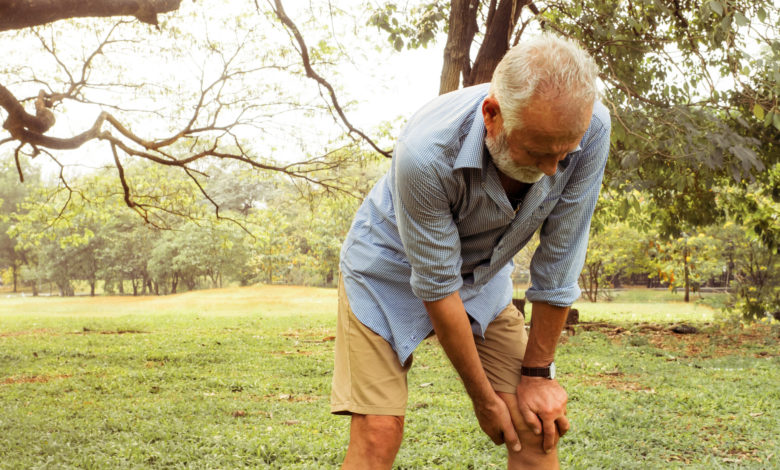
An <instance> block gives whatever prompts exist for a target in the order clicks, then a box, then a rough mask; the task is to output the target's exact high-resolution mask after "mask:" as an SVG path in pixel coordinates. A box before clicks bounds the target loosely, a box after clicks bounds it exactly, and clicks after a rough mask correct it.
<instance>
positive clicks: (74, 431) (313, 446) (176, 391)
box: [0, 287, 780, 469]
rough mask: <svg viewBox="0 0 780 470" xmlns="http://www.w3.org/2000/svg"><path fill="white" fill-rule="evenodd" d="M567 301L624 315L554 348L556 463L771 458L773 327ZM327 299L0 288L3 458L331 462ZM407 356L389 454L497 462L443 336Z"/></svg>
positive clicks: (334, 461) (640, 306)
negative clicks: (399, 426)
mask: <svg viewBox="0 0 780 470" xmlns="http://www.w3.org/2000/svg"><path fill="white" fill-rule="evenodd" d="M617 300H618V299H616V301H617ZM613 305H621V307H618V308H614V309H611V306H613ZM577 306H578V307H579V308H580V311H581V312H582V319H583V320H585V321H588V320H596V319H598V320H600V321H612V322H618V323H620V324H621V325H624V327H623V328H611V327H602V328H599V329H594V330H592V331H584V330H580V331H579V332H578V333H577V334H576V335H575V336H573V337H571V338H568V339H567V340H566V341H565V343H564V344H562V345H561V346H560V347H559V353H558V355H557V358H556V362H557V363H558V364H559V369H560V371H561V375H562V378H561V382H562V383H563V385H564V386H565V387H566V388H567V390H568V392H569V398H570V405H569V415H570V418H571V420H572V422H573V424H574V430H573V431H572V432H571V433H570V434H569V435H567V436H566V437H565V438H564V440H563V441H562V445H561V460H562V463H563V465H564V467H565V468H575V469H579V468H582V469H587V468H599V469H601V468H608V469H611V468H651V469H654V468H701V469H711V468H755V469H765V468H780V437H778V435H777V430H778V429H780V388H779V387H778V386H777V384H778V383H780V367H778V365H780V364H779V363H780V360H778V355H777V354H778V330H777V328H776V327H774V328H773V327H771V326H767V325H757V326H754V327H750V328H748V329H745V330H736V331H732V330H728V329H727V328H726V327H723V328H720V327H715V326H709V327H703V328H704V332H703V333H701V334H697V335H687V336H675V335H672V334H669V333H667V332H664V331H657V330H653V329H648V328H646V327H645V326H641V325H632V324H631V322H632V321H634V320H637V319H638V320H641V321H656V322H658V321H662V320H663V319H664V318H667V317H666V315H667V314H671V315H678V316H688V317H690V318H691V319H697V318H698V317H699V316H700V315H701V312H699V311H698V310H697V309H698V308H706V307H705V306H699V307H696V308H694V309H693V310H690V306H686V305H682V306H681V305H680V304H678V303H676V302H675V303H659V302H654V301H650V302H644V303H643V302H634V303H628V302H625V301H621V302H617V303H615V302H613V303H600V304H590V305H589V304H587V303H585V302H580V303H579V304H578V305H577ZM335 307H336V297H335V291H334V290H329V289H307V288H293V287H261V288H242V289H226V290H214V291H205V292H194V293H188V294H183V295H177V296H170V297H146V298H130V297H122V298H110V297H101V298H95V299H90V298H75V299H57V298H39V299H30V298H27V299H2V300H0V406H2V410H3V411H2V413H0V469H20V468H25V469H27V468H30V469H33V468H57V469H68V468H79V469H82V468H86V469H89V468H95V469H98V468H99V469H105V468H112V469H114V468H166V469H168V468H172V469H173V468H196V469H206V468H214V469H216V468H221V469H229V468H230V469H232V468H278V469H296V468H297V469H319V468H336V467H337V466H338V464H339V462H340V461H341V459H342V458H343V453H344V450H345V449H346V444H347V439H348V434H347V431H348V429H347V428H348V419H347V418H344V417H341V416H331V415H330V414H329V413H328V398H329V393H330V376H331V368H332V354H333V341H332V336H333V335H334V334H335ZM709 312H710V313H709V315H710V317H708V318H709V319H711V318H712V311H711V310H709ZM650 319H652V320H650ZM675 320H677V319H675ZM414 364H415V365H414V366H413V367H412V371H411V373H410V378H409V388H410V397H409V411H408V414H407V427H406V433H405V438H404V444H403V446H402V449H401V452H400V454H399V456H398V459H397V462H396V463H397V467H398V468H404V469H406V468H409V469H411V468H442V469H454V468H479V469H482V468H503V467H504V466H505V463H504V452H503V449H502V448H500V447H496V446H494V445H493V444H492V443H491V442H490V441H489V440H488V439H487V437H486V436H484V435H482V434H481V431H479V428H478V425H477V423H476V420H475V419H474V418H473V416H472V414H471V405H470V403H469V401H468V398H467V397H466V395H465V393H464V392H463V387H462V385H461V384H460V383H459V381H458V380H457V379H456V378H455V373H454V371H453V370H452V367H451V366H450V365H449V364H448V362H447V360H446V358H445V357H444V355H443V353H442V351H441V349H440V348H439V347H438V345H436V343H435V342H434V341H427V342H425V343H423V345H422V346H421V347H420V348H419V349H418V351H417V352H416V353H415V359H414Z"/></svg>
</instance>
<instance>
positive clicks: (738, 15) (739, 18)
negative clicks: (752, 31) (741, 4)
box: [734, 11, 748, 26]
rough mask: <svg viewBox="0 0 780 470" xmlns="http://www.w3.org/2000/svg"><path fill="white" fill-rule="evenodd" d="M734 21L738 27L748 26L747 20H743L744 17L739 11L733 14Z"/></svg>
mask: <svg viewBox="0 0 780 470" xmlns="http://www.w3.org/2000/svg"><path fill="white" fill-rule="evenodd" d="M734 20H736V22H737V24H738V25H739V26H747V24H748V19H747V18H745V15H743V14H742V12H740V11H735V12H734Z"/></svg>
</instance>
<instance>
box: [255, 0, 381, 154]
mask: <svg viewBox="0 0 780 470" xmlns="http://www.w3.org/2000/svg"><path fill="white" fill-rule="evenodd" d="M268 1H269V2H270V1H271V0H268ZM271 9H273V11H274V13H276V16H277V17H278V18H279V20H280V21H281V22H282V24H284V26H285V27H286V28H287V29H288V30H289V31H290V33H292V35H293V36H294V37H295V40H296V42H297V43H298V47H299V50H298V53H299V54H300V55H301V60H302V61H303V67H304V69H305V70H306V76H307V77H309V78H311V79H313V80H314V81H316V82H317V83H318V84H319V85H320V86H321V87H324V88H325V89H327V90H328V94H329V95H330V101H331V103H333V107H334V108H335V109H336V112H337V113H338V115H339V118H341V121H342V122H343V123H344V125H345V126H347V129H348V130H349V133H350V134H352V133H354V134H357V135H359V136H360V137H361V138H362V139H363V140H365V141H366V142H368V144H369V145H370V146H371V147H373V149H374V150H376V151H377V152H379V153H380V154H382V155H384V156H385V157H387V158H390V157H391V156H392V155H391V153H390V151H387V150H382V149H380V148H379V146H378V145H377V144H376V143H375V142H374V141H373V140H371V138H369V137H368V136H367V135H366V134H364V133H363V132H361V131H360V130H359V129H357V128H355V127H354V126H353V125H352V124H351V123H350V122H349V120H348V119H347V116H346V115H345V114H344V110H343V109H341V105H339V101H338V99H337V98H336V92H335V91H334V90H333V87H332V86H331V84H330V83H328V81H327V80H325V79H324V78H322V76H320V75H319V74H318V73H317V72H315V71H314V69H313V68H312V66H311V60H310V58H309V50H308V48H307V47H306V41H304V39H303V36H302V35H301V32H300V31H299V30H298V27H297V26H296V25H295V23H293V21H292V20H291V19H290V17H289V16H287V13H285V11H284V7H283V6H282V2H281V0H274V3H273V4H272V5H271Z"/></svg>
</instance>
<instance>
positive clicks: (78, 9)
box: [0, 0, 181, 31]
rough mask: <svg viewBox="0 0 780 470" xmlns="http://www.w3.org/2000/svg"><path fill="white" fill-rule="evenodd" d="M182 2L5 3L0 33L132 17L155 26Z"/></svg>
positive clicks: (83, 0)
mask: <svg viewBox="0 0 780 470" xmlns="http://www.w3.org/2000/svg"><path fill="white" fill-rule="evenodd" d="M180 5H181V0H6V1H4V2H2V3H0V31H9V30H13V29H22V28H29V27H31V26H40V25H44V24H47V23H51V22H53V21H57V20H62V19H67V18H86V17H103V18H105V17H111V16H134V17H136V18H137V19H138V20H139V21H141V22H144V23H147V24H151V25H154V26H157V15H158V14H162V13H169V12H172V11H175V10H178V9H179V6H180Z"/></svg>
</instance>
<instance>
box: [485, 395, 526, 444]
mask: <svg viewBox="0 0 780 470" xmlns="http://www.w3.org/2000/svg"><path fill="white" fill-rule="evenodd" d="M493 395H494V398H495V399H493V400H488V401H487V402H485V401H482V402H479V403H478V402H477V401H475V402H474V414H475V415H476V416H477V421H479V427H480V428H482V430H483V431H485V434H487V435H488V437H489V438H490V440H491V441H493V443H494V444H495V445H501V444H503V443H506V446H507V448H509V449H510V450H513V451H515V452H520V450H521V449H522V447H521V446H520V439H519V438H518V437H517V432H516V431H515V428H514V425H513V424H512V418H511V417H510V415H509V408H507V406H506V403H504V401H503V400H501V398H499V396H498V395H497V394H495V393H494V394H493Z"/></svg>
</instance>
